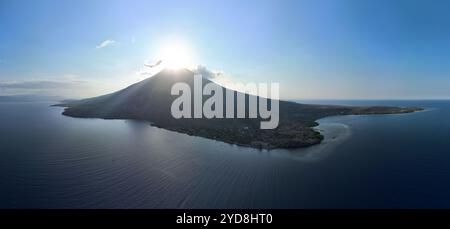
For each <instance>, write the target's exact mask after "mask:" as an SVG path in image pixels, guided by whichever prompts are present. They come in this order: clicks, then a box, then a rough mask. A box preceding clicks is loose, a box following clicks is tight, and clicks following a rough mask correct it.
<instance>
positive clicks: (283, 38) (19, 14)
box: [0, 0, 450, 99]
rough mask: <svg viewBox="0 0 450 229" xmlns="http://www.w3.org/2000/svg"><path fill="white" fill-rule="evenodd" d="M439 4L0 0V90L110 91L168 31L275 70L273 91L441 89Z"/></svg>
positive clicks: (242, 66)
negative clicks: (102, 45)
mask: <svg viewBox="0 0 450 229" xmlns="http://www.w3.org/2000/svg"><path fill="white" fill-rule="evenodd" d="M449 10H450V3H449V2H448V1H439V0H433V1H414V0H410V1H406V0H397V1H387V0H372V1H370V0H366V1H361V0H309V1H307V0H303V1H302V0H297V1H275V0H273V1H267V0H266V1H264V0H263V1H261V0H258V1H256V0H255V1H250V0H249V1H223V0H222V1H182V0H179V1H82V0H81V1H64V0H58V1H56V0H54V1H52V0H41V1H35V0H27V1H25V0H15V1H5V0H2V1H0V29H1V35H0V94H12V93H43V94H58V95H64V96H68V97H85V96H93V95H98V94H102V93H106V92H110V91H112V90H116V89H119V88H121V87H124V86H126V85H127V84H129V83H132V82H137V81H138V80H141V79H143V78H145V77H147V76H143V75H140V74H139V71H140V70H141V69H142V67H143V63H144V62H145V61H147V60H154V59H155V58H158V57H157V56H156V55H157V54H156V53H157V50H158V48H159V47H160V46H161V44H162V43H164V42H165V41H167V40H171V39H174V38H176V39H181V40H183V41H185V42H186V43H188V44H189V46H190V48H191V50H192V53H193V56H194V57H195V58H194V59H195V63H196V64H199V65H203V66H206V67H207V68H208V69H211V70H214V71H216V70H217V71H219V70H220V71H223V72H224V74H225V75H226V76H227V77H229V78H231V79H233V80H236V81H240V82H279V83H280V87H281V97H282V98H289V99H294V98H295V99H300V98H306V99H311V98H327V99H330V98H331V99H333V98H334V99H349V98H353V99H421V98H423V99H431V98H450V90H449V88H450V64H449V63H450V29H449V28H450V14H448V11H449ZM103 42H104V43H103ZM102 43H103V44H104V47H102V48H97V47H100V45H101V44H102ZM46 83H48V84H50V85H53V87H48V88H46V87H45V85H46ZM55 83H57V85H59V84H61V85H66V86H67V87H66V88H63V89H61V90H55V89H54V88H57V87H55V86H54V85H55Z"/></svg>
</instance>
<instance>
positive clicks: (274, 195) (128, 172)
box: [0, 100, 450, 209]
mask: <svg viewBox="0 0 450 229" xmlns="http://www.w3.org/2000/svg"><path fill="white" fill-rule="evenodd" d="M299 102H303V103H312V104H340V105H391V106H416V107H422V108H425V110H424V111H421V112H415V113H410V114H394V115H362V116H355V115H350V116H335V117H327V118H324V119H321V120H318V123H319V124H320V125H319V126H317V127H315V128H316V129H317V130H318V131H320V132H322V134H323V135H324V136H325V140H324V141H323V143H321V144H319V145H315V146H312V147H308V148H302V149H294V150H282V149H277V150H259V149H253V148H247V147H240V146H236V145H232V144H228V143H223V142H220V141H215V140H209V139H205V138H201V137H195V136H188V135H186V134H181V133H177V132H173V131H168V130H165V129H161V128H157V127H153V126H151V125H150V124H149V123H147V122H142V121H132V120H103V119H89V118H73V117H67V116H63V115H62V114H61V113H62V111H63V108H61V107H53V106H51V105H52V104H54V103H55V102H2V103H0V208H50V209H52V208H77V209H79V208H83V209H84V208H127V209H128V208H151V209H155V208H156V209H165V208H181V209H187V208H189V209H190V208H208V209H211V208H213V209H214V208H263V209H266V208H267V209H272V208H298V209H304V208H308V209H310V208H327V209H329V208H450V101H445V100H441V101H439V100H421V101H413V100H402V101H396V100H385V101H376V100H354V101H351V100H326V101H325V100H312V101H299Z"/></svg>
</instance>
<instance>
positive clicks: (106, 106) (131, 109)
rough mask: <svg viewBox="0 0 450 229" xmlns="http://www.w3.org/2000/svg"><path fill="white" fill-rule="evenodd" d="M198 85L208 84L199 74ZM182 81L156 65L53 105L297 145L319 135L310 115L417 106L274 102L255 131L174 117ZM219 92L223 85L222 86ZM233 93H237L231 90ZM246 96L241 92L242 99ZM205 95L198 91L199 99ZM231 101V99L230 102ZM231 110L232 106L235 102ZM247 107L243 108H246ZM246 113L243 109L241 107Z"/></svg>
mask: <svg viewBox="0 0 450 229" xmlns="http://www.w3.org/2000/svg"><path fill="white" fill-rule="evenodd" d="M202 80H203V85H205V84H207V83H211V81H210V80H209V79H206V78H203V79H202ZM177 82H185V83H187V84H188V85H190V86H191V88H192V87H193V83H194V73H193V72H192V71H189V70H187V69H182V70H177V71H173V70H162V71H161V72H159V73H157V74H156V75H154V76H152V77H149V78H147V79H145V80H143V81H140V82H138V83H135V84H132V85H130V86H128V87H126V88H124V89H122V90H119V91H117V92H114V93H111V94H107V95H103V96H99V97H94V98H88V99H82V100H76V101H68V102H64V103H62V104H58V106H63V107H66V108H65V110H64V112H63V114H64V115H67V116H72V117H83V118H103V119H137V120H146V121H149V122H151V123H152V125H155V126H158V127H161V128H165V129H169V130H174V131H177V132H181V133H186V134H189V135H195V136H201V137H205V138H209V139H215V140H219V141H224V142H227V143H231V144H237V145H242V146H249V147H255V148H267V149H273V148H297V147H305V146H310V145H314V144H318V143H320V142H321V140H322V139H323V136H321V135H320V133H319V132H317V131H314V130H313V129H312V127H313V126H315V125H317V123H316V122H315V120H317V119H320V118H323V117H326V116H333V115H348V114H393V113H408V112H414V111H417V110H420V108H398V107H350V106H331V105H330V106H329V105H306V104H298V103H294V102H287V101H280V104H279V105H280V120H279V126H278V128H276V129H273V130H261V129H260V121H261V119H259V118H257V119H250V118H245V119H238V118H234V119H206V118H200V119H183V118H182V119H175V118H173V117H172V115H171V111H170V108H171V104H172V102H173V100H174V99H176V98H177V96H173V95H171V94H170V92H171V88H172V86H173V85H174V84H175V83H177ZM222 90H223V92H224V93H223V94H224V95H225V91H226V90H229V89H226V88H223V87H222ZM235 93H239V92H235ZM249 96H253V95H248V94H246V95H245V97H246V104H248V99H249ZM207 98H209V96H203V102H204V101H205V100H206V99H207ZM234 104H235V106H236V103H234ZM235 109H236V107H235ZM247 109H248V107H247ZM247 112H248V110H247Z"/></svg>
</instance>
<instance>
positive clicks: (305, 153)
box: [268, 116, 352, 162]
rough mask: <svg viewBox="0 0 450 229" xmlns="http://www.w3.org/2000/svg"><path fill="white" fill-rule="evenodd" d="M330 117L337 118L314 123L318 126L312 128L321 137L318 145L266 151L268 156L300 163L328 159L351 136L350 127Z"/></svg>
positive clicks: (326, 118)
mask: <svg viewBox="0 0 450 229" xmlns="http://www.w3.org/2000/svg"><path fill="white" fill-rule="evenodd" d="M332 117H334V118H335V117H338V116H330V117H325V118H322V119H319V120H317V121H316V122H317V123H318V124H319V125H317V126H315V127H312V128H313V129H314V130H315V131H318V132H319V133H320V134H321V135H322V136H323V140H322V141H321V142H320V143H318V144H315V145H311V146H308V147H303V148H296V149H273V150H268V152H269V154H270V155H271V156H274V157H282V158H289V159H293V160H297V161H302V162H316V161H320V160H322V159H324V158H326V157H328V156H329V155H330V154H331V153H333V152H334V150H335V149H336V147H338V146H340V145H341V144H342V143H344V142H345V141H346V140H347V139H349V138H350V137H351V136H352V130H351V127H350V126H348V125H346V124H343V123H340V122H338V121H336V120H333V119H331V118H332Z"/></svg>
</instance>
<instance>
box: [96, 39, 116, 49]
mask: <svg viewBox="0 0 450 229" xmlns="http://www.w3.org/2000/svg"><path fill="white" fill-rule="evenodd" d="M115 44H117V42H116V41H115V40H111V39H108V40H104V41H103V42H102V43H100V44H99V45H97V46H95V48H96V49H102V48H106V47H108V46H114V45H115Z"/></svg>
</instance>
